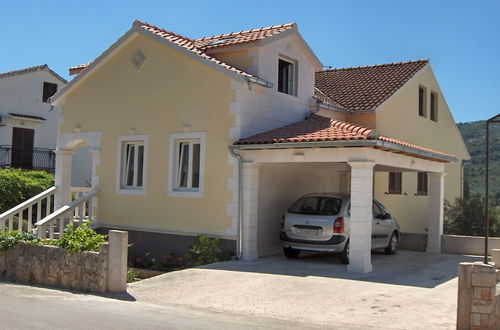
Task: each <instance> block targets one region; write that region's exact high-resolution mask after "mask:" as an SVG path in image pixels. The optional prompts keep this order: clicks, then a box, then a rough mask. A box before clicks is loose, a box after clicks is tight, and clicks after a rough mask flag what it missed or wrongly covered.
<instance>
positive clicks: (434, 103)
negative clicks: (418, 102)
mask: <svg viewBox="0 0 500 330" xmlns="http://www.w3.org/2000/svg"><path fill="white" fill-rule="evenodd" d="M437 111H438V105H437V94H436V93H435V92H431V113H430V117H431V120H432V121H436V122H437Z"/></svg>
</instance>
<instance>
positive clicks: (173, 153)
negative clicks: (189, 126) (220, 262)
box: [167, 132, 206, 198]
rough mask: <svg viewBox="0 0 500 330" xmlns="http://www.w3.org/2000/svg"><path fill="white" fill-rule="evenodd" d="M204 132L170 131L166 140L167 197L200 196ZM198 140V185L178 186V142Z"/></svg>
mask: <svg viewBox="0 0 500 330" xmlns="http://www.w3.org/2000/svg"><path fill="white" fill-rule="evenodd" d="M205 136H206V134H205V132H189V133H172V134H170V136H169V139H168V140H169V141H168V182H167V186H168V192H167V195H168V196H169V197H188V198H202V197H203V191H204V186H205V144H206V137H205ZM190 140H198V141H199V143H200V178H199V187H198V189H196V188H178V187H177V184H176V183H175V182H176V174H177V173H178V162H177V161H176V159H177V155H179V143H180V142H182V141H190Z"/></svg>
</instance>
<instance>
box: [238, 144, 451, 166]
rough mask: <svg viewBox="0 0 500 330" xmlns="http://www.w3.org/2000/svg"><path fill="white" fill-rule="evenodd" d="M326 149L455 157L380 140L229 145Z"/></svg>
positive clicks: (439, 157)
mask: <svg viewBox="0 0 500 330" xmlns="http://www.w3.org/2000/svg"><path fill="white" fill-rule="evenodd" d="M328 147H334V148H337V147H375V148H376V147H379V148H384V149H391V150H394V151H398V152H404V153H408V154H412V155H415V156H418V157H423V158H431V159H435V160H438V161H440V162H455V161H456V160H457V159H456V158H455V157H451V156H446V155H441V154H436V153H433V152H429V151H424V150H419V149H414V148H410V147H405V146H401V145H398V144H395V143H391V142H385V141H380V140H351V141H322V142H284V143H266V144H235V145H230V146H229V148H230V149H232V150H264V149H300V148H328Z"/></svg>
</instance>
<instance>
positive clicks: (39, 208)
mask: <svg viewBox="0 0 500 330" xmlns="http://www.w3.org/2000/svg"><path fill="white" fill-rule="evenodd" d="M56 189H57V188H56V187H51V188H49V189H47V190H45V191H44V192H42V193H40V194H38V195H36V196H34V197H32V198H30V199H28V200H27V201H25V202H23V203H21V204H19V205H17V206H15V207H13V208H12V209H10V210H8V211H6V212H4V213H2V214H0V231H2V232H5V231H12V230H17V231H19V232H29V233H36V234H37V236H38V237H39V238H49V239H54V238H58V237H60V236H61V234H62V233H63V232H64V228H65V226H66V225H68V224H69V223H76V224H77V225H78V224H82V223H84V222H91V221H92V220H94V218H95V216H94V206H95V195H96V194H97V193H98V191H99V189H98V188H93V189H92V188H81V187H71V198H70V200H71V202H69V203H68V204H66V205H64V206H63V207H61V208H59V209H57V210H55V209H54V197H55V194H56V192H57V191H56Z"/></svg>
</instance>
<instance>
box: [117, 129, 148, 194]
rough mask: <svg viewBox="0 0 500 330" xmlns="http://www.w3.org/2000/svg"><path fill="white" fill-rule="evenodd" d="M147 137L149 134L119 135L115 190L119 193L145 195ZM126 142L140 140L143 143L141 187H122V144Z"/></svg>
mask: <svg viewBox="0 0 500 330" xmlns="http://www.w3.org/2000/svg"><path fill="white" fill-rule="evenodd" d="M148 138H149V135H120V136H118V141H117V142H118V143H117V149H116V186H115V192H116V193H117V194H119V195H139V196H140V195H146V187H147V182H148ZM126 142H142V143H143V144H144V156H143V157H144V158H143V164H142V188H123V187H122V185H121V182H122V158H123V144H124V143H126Z"/></svg>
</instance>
